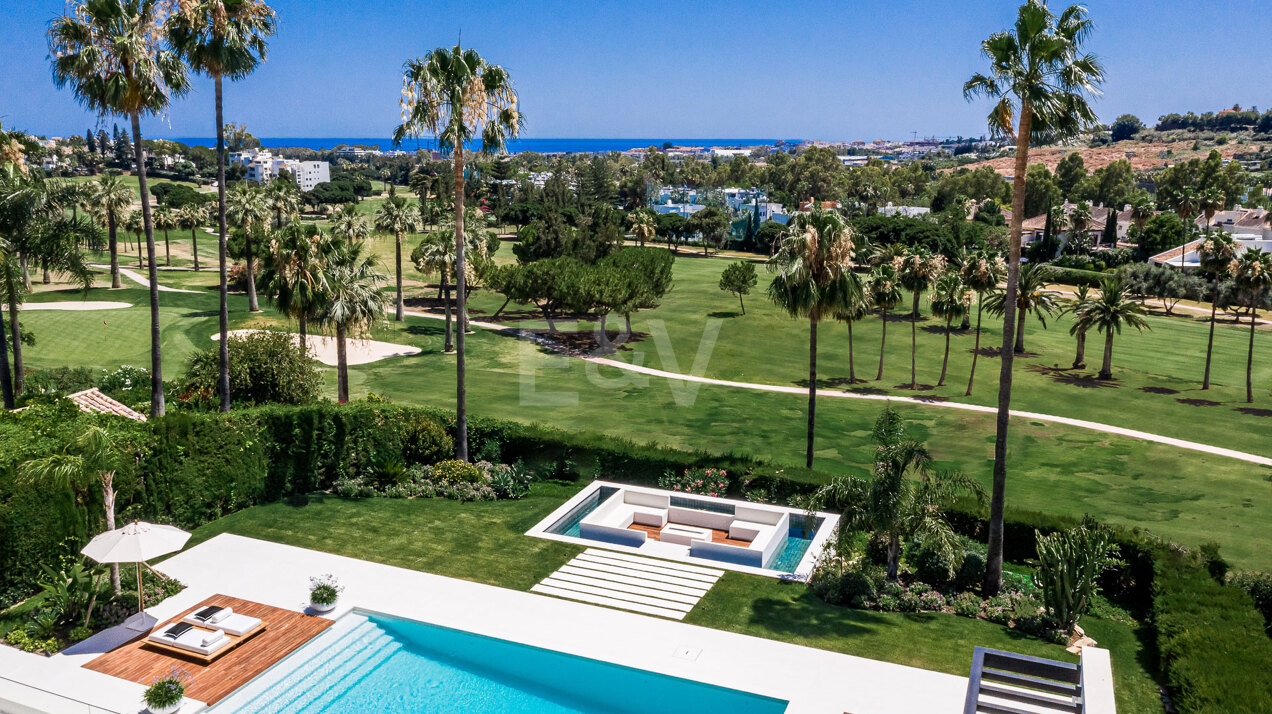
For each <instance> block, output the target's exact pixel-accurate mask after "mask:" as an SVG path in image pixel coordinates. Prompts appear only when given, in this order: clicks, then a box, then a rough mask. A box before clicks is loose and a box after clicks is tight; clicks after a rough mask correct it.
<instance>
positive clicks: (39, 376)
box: [22, 367, 97, 397]
mask: <svg viewBox="0 0 1272 714" xmlns="http://www.w3.org/2000/svg"><path fill="white" fill-rule="evenodd" d="M96 386H97V372H95V371H94V370H91V369H89V368H87V367H54V368H52V369H39V370H35V371H33V372H30V373H28V374H27V375H26V378H25V380H24V382H23V387H22V393H23V395H24V396H32V395H37V394H38V395H48V396H57V397H60V396H64V395H67V394H74V393H75V392H82V391H84V390H85V389H92V388H93V387H96Z"/></svg>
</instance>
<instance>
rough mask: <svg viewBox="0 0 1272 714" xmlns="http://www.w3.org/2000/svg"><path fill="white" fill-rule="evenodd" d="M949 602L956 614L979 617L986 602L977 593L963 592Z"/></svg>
mask: <svg viewBox="0 0 1272 714" xmlns="http://www.w3.org/2000/svg"><path fill="white" fill-rule="evenodd" d="M949 604H950V607H951V608H953V609H954V614H955V615H962V616H963V617H978V616H979V615H980V613H981V607H982V606H983V605H984V602H983V601H982V600H981V599H980V596H979V595H977V594H976V593H969V592H962V593H959V594H957V595H955V596H954V597H952V598H950V602H949Z"/></svg>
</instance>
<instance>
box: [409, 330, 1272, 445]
mask: <svg viewBox="0 0 1272 714" xmlns="http://www.w3.org/2000/svg"><path fill="white" fill-rule="evenodd" d="M407 314H409V315H412V316H415V317H429V318H433V319H445V318H444V316H443V315H434V314H433V313H428V312H417V311H407ZM468 324H469V325H471V326H473V327H481V328H483V329H487V330H499V331H502V332H511V333H513V334H516V335H518V336H519V337H521V338H523V339H529V340H531V341H533V342H535V343H536V344H540V345H543V346H544V347H547V348H549V349H552V350H554V351H556V352H560V353H561V354H565V355H568V356H571V357H577V358H578V359H583V360H587V361H589V362H594V363H596V364H600V365H605V366H607V367H613V368H615V369H621V370H626V371H628V372H639V373H641V374H647V375H650V376H651V377H661V378H663V379H678V380H681V381H685V382H697V383H700V384H712V385H717V386H722V387H733V388H736V389H751V390H756V391H761V392H779V393H782V394H808V389H807V388H806V387H796V386H790V385H781V384H758V383H755V382H736V381H733V380H727V379H711V378H709V377H701V376H698V375H693V374H681V373H679V372H667V371H664V370H661V369H654V368H652V367H644V366H641V365H634V364H629V363H627V362H623V361H621V360H615V359H609V358H607V357H594V356H592V355H588V354H585V353H581V352H578V351H575V350H567V349H565V348H563V347H561V346H560V345H559V344H557V343H556V342H554V341H552V340H550V339H548V338H546V337H544V336H542V335H540V334H537V333H533V332H529V331H526V330H521V329H520V328H516V327H510V326H508V325H498V324H494V323H489V322H479V321H477V320H469V323H468ZM817 395H818V396H819V397H830V398H839V399H868V400H872V401H880V402H901V403H906V404H920V405H923V406H928V407H942V408H945V409H961V410H963V411H969V412H978V413H981V414H995V413H997V411H998V409H997V408H996V407H990V406H984V405H981V404H966V403H963V402H953V401H942V400H938V399H931V398H927V397H906V396H900V395H887V394H859V393H857V392H844V391H837V390H833V389H825V390H819V391H818V392H817ZM1011 415H1012V416H1013V417H1019V418H1022V419H1035V420H1037V421H1046V422H1051V423H1055V424H1065V425H1068V426H1076V427H1080V428H1082V429H1091V430H1093V431H1100V432H1104V433H1106V434H1117V435H1119V436H1127V437H1130V438H1132V439H1142V440H1144V441H1153V442H1156V443H1159V444H1166V445H1168V446H1176V447H1179V448H1181V449H1189V450H1191V451H1200V452H1202V453H1206V454H1214V455H1216V456H1226V457H1228V458H1232V459H1239V460H1241V461H1246V462H1249V463H1252V464H1259V465H1260V466H1272V458H1268V457H1266V456H1259V455H1258V454H1249V453H1246V452H1244V451H1236V450H1234V449H1225V448H1223V447H1219V446H1211V445H1209V444H1202V443H1199V442H1196V441H1187V440H1185V439H1176V438H1174V437H1170V436H1162V435H1160V434H1152V433H1149V432H1147V431H1139V430H1136V429H1127V428H1125V427H1120V426H1115V425H1112V424H1101V423H1099V422H1094V421H1086V420H1084V419H1073V418H1070V417H1064V416H1056V415H1054V414H1041V413H1038V412H1027V411H1020V410H1018V409H1013V410H1011Z"/></svg>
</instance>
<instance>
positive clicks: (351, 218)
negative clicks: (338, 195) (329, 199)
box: [331, 203, 371, 243]
mask: <svg viewBox="0 0 1272 714" xmlns="http://www.w3.org/2000/svg"><path fill="white" fill-rule="evenodd" d="M331 234H332V235H333V236H335V237H337V238H339V239H341V240H343V241H346V242H349V243H365V242H366V240H367V239H368V238H370V237H371V223H370V222H369V221H368V220H367V217H366V216H365V215H363V214H361V213H359V212H358V204H356V203H346V204H343V205H341V206H340V208H337V209H336V212H335V213H334V214H333V215H332V216H331Z"/></svg>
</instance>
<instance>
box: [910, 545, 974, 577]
mask: <svg viewBox="0 0 1272 714" xmlns="http://www.w3.org/2000/svg"><path fill="white" fill-rule="evenodd" d="M957 555H958V556H962V553H961V552H959V553H957ZM962 565H963V563H962V560H958V561H955V560H952V559H951V558H949V557H948V556H947V555H946V554H944V553H942V552H941V550H940V549H939V548H934V547H931V546H928V545H920V546H919V548H918V549H917V550H916V551H915V553H914V559H913V560H911V561H910V567H912V568H913V569H914V574H915V576H916V577H917V578H918V579H919V580H921V581H923V582H925V583H928V584H929V585H932V586H935V587H944V586H946V585H948V584H949V582H950V579H951V577H952V576H953V575H954V574H956V573H957V572H958V569H959V568H960V567H962Z"/></svg>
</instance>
